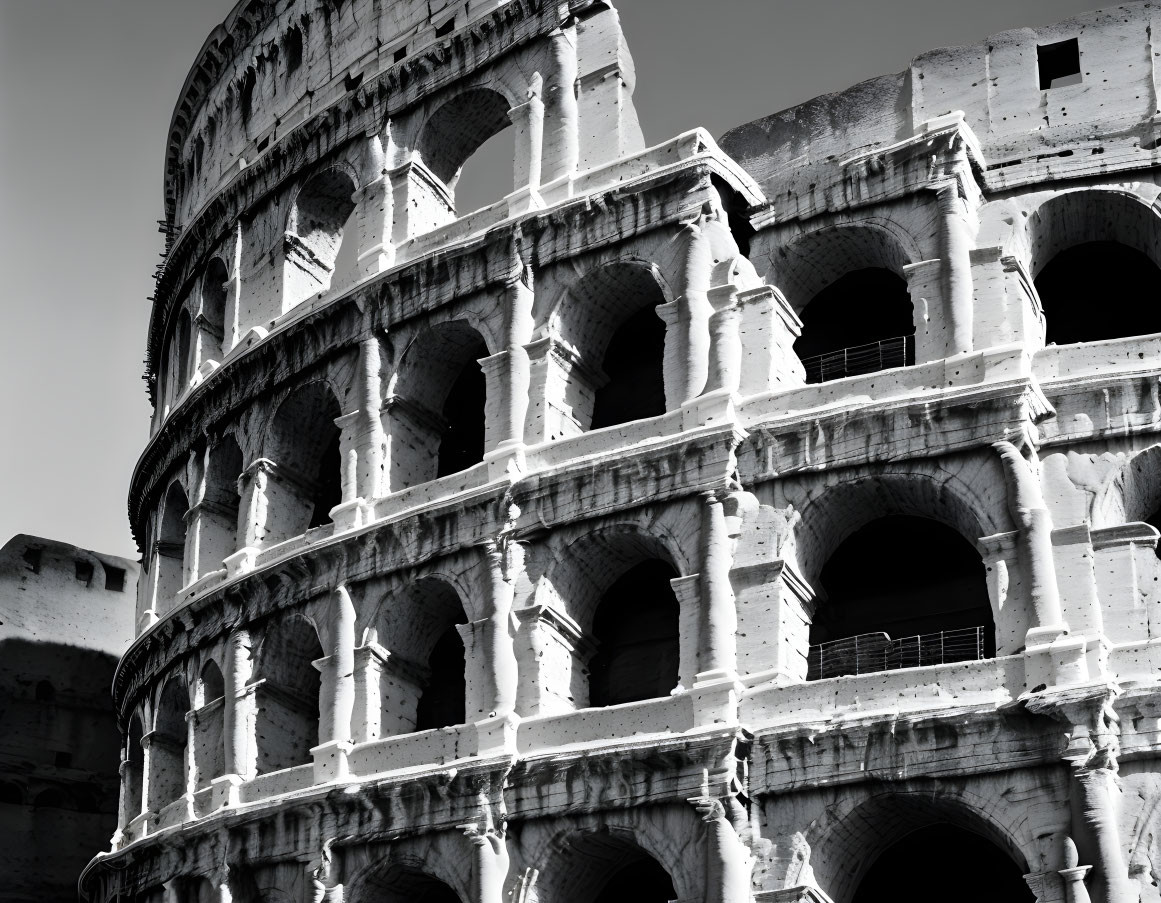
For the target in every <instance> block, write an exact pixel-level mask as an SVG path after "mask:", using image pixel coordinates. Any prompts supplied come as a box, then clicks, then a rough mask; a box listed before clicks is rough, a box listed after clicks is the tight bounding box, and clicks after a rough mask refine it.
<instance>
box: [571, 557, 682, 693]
mask: <svg viewBox="0 0 1161 903" xmlns="http://www.w3.org/2000/svg"><path fill="white" fill-rule="evenodd" d="M677 576H678V574H677V572H676V571H675V570H674V569H673V568H672V567H671V566H670V565H669V564H667V563H665V562H664V561H661V560H658V559H652V560H649V561H643V562H641V563H640V564H638V565H635V566H634V567H632V568H630V569H629V570H628V571H626V572H625V573H624V574H623V575H622V576H621V577H620V578H619V579H618V580H617V581H616V582H615V583H613V585H612V586H610V587H609V588H608V590H606V591H605V594H604V596H603V597H602V598H601V601H600V604H599V605H598V606H597V611H596V615H595V617H594V618H593V636H594V637H595V639H596V641H597V654H596V655H594V656H593V659H592V661H591V662H590V664H589V705H592V706H607V705H617V704H619V703H623V702H638V701H640V700H642V699H654V698H656V697H658V696H668V695H669V693H670V691H671V690H672V689H673V688H674V687H675V686H676V685H677V679H678V657H679V639H678V604H677V597H676V596H675V595H674V593H673V587H672V586H671V585H670V583H669V581H670V580H672V579H673V578H674V577H677Z"/></svg>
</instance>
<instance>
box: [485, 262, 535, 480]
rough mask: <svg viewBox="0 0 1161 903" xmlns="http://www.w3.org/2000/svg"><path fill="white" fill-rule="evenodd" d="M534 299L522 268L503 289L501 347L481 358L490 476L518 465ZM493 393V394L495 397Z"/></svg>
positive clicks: (522, 444) (528, 368)
mask: <svg viewBox="0 0 1161 903" xmlns="http://www.w3.org/2000/svg"><path fill="white" fill-rule="evenodd" d="M533 300H534V299H533V291H532V274H531V271H530V270H529V269H527V268H525V269H523V271H522V272H521V274H520V278H518V279H514V280H513V281H511V282H509V283H508V284H507V285H506V286H505V289H504V301H505V319H506V323H505V336H504V348H503V350H501V351H500V352H498V353H497V354H493V355H491V356H490V357H486V358H484V359H483V360H481V361H480V366H481V367H482V368H483V370H484V378H485V381H486V383H487V387H488V391H489V398H488V402H487V411H488V426H487V427H486V429H487V432H488V433H489V435H488V437H487V442H488V448H487V451H486V452H485V454H484V460H485V461H487V462H488V473H489V476H499V475H500V474H502V473H504V472H506V471H507V470H508V469H510V467H511V465H513V464H514V465H515V466H516V467H519V466H520V464H521V458H522V451H523V448H524V421H525V419H526V416H527V413H528V395H529V385H530V380H531V363H530V361H529V359H528V351H527V350H526V349H525V347H524V345H525V344H526V343H527V342H529V341H530V340H531V338H532V328H533V323H532V302H533ZM492 392H495V393H496V394H495V396H494V399H493V397H492V395H491V393H492Z"/></svg>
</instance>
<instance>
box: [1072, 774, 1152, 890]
mask: <svg viewBox="0 0 1161 903" xmlns="http://www.w3.org/2000/svg"><path fill="white" fill-rule="evenodd" d="M1102 759H1103V756H1101V754H1100V753H1098V754H1097V757H1095V758H1094V759H1091V760H1090V761H1089V763H1088V764H1086V765H1084V766H1082V767H1080V768H1077V769H1076V770H1075V771H1074V773H1073V779H1074V784H1073V795H1072V809H1073V825H1074V828H1073V831H1074V836H1076V839H1077V842H1078V843H1081V842H1082V841H1085V846H1087V847H1088V849H1087V850H1086V851H1085V852H1086V853H1087V854H1088V855H1087V856H1086V858H1088V859H1090V860H1091V861H1092V863H1093V865H1092V875H1091V877H1090V881H1089V885H1090V889H1089V893H1090V895H1091V897H1092V903H1126V901H1127V903H1132V901H1135V900H1136V899H1137V896H1136V894H1135V893H1134V887H1133V882H1131V881H1130V880H1129V869H1128V866H1127V865H1126V863H1125V857H1124V855H1123V854H1122V852H1121V847H1122V843H1121V835H1120V827H1119V825H1120V818H1119V815H1120V797H1121V790H1120V787H1119V786H1118V784H1117V776H1116V771H1115V760H1114V761H1107V762H1106V761H1102ZM1110 766H1112V767H1110ZM1082 887H1083V885H1082Z"/></svg>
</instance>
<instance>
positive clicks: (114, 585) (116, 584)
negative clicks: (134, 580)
mask: <svg viewBox="0 0 1161 903" xmlns="http://www.w3.org/2000/svg"><path fill="white" fill-rule="evenodd" d="M105 589H106V590H108V591H109V592H111V593H123V592H125V569H124V568H115V567H113V566H112V565H109V564H107V565H105Z"/></svg>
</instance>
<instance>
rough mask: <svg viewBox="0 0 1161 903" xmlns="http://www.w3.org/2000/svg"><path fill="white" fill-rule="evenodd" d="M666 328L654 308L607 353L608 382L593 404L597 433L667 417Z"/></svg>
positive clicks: (629, 325)
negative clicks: (664, 363) (608, 427)
mask: <svg viewBox="0 0 1161 903" xmlns="http://www.w3.org/2000/svg"><path fill="white" fill-rule="evenodd" d="M664 360H665V324H664V323H663V322H662V321H661V318H660V317H658V316H657V312H656V311H655V310H654V309H653V308H650V307H646V308H644V309H643V310H640V311H638V312H637V313H636V314H634V315H633V316H631V317H630V318H629V319H628V320H626V321H625V322H624V323H623V324H622V325H621V328H620V329H618V330H617V331H616V332H615V333H614V334H613V337H612V339H610V340H609V344H608V347H607V348H606V349H605V359H604V361H603V362H602V368H603V369H604V371H605V376H606V377H607V378H608V382H606V383H605V384H604V385H603V386H601V388H599V389H598V390H597V395H596V399H595V400H594V402H593V425H592V428H593V429H594V430H597V429H600V428H601V427H605V426H613V425H615V424H618V423H628V422H630V421H632V420H642V419H644V418H646V417H657V416H658V415H660V414H664V413H665V378H664V373H663V371H662V362H663V361H664Z"/></svg>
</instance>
